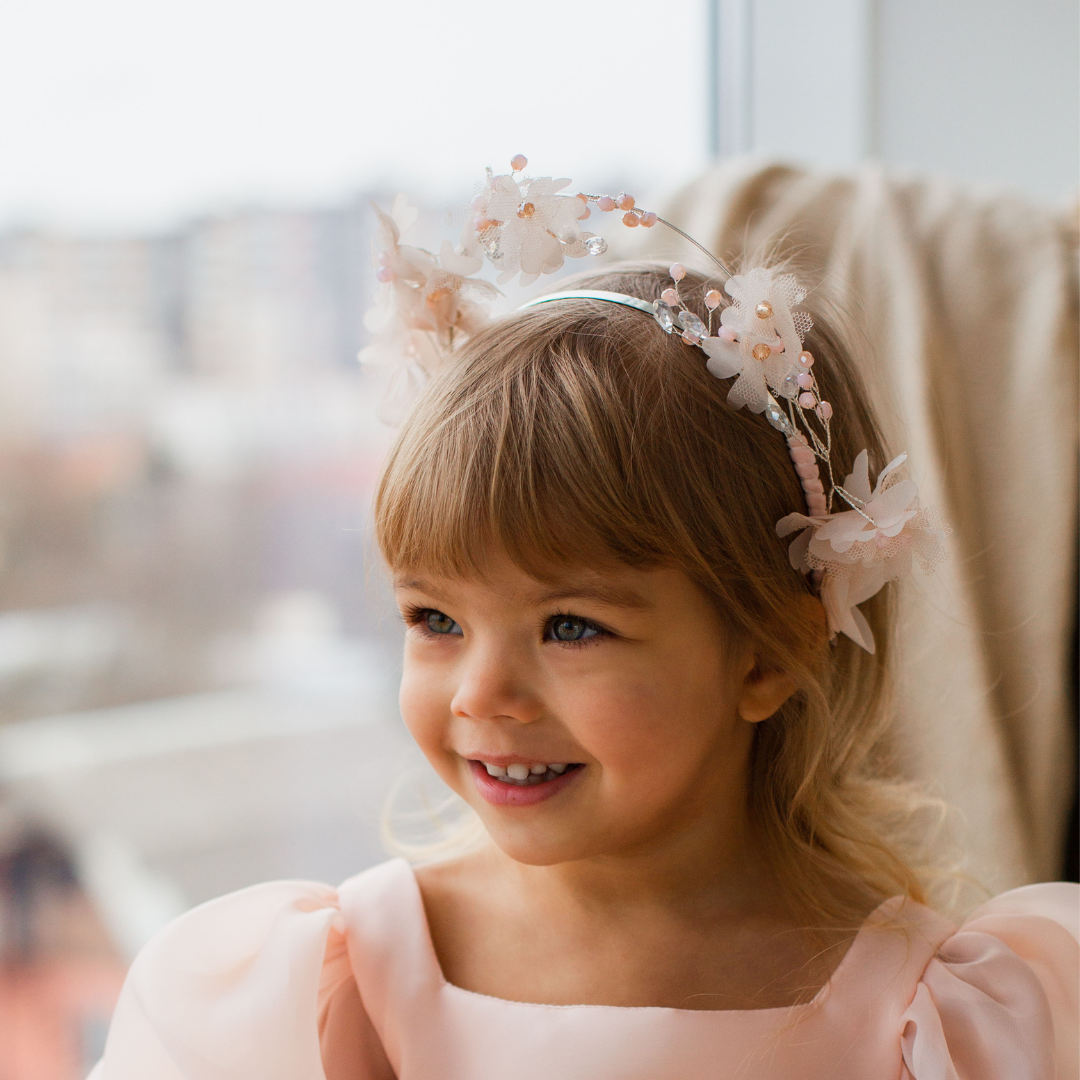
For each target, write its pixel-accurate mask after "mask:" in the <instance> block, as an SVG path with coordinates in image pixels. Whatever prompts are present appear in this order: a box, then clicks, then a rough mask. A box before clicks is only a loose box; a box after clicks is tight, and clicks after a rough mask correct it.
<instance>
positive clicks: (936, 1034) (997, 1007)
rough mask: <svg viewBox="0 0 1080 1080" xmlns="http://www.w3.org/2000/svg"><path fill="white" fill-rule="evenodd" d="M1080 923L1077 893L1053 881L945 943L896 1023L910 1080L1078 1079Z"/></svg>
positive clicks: (995, 905) (978, 916) (998, 903)
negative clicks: (963, 1079) (944, 1079)
mask: <svg viewBox="0 0 1080 1080" xmlns="http://www.w3.org/2000/svg"><path fill="white" fill-rule="evenodd" d="M928 915H929V913H928ZM935 918H936V917H935ZM1078 924H1080V886H1077V885H1074V884H1067V883H1060V882H1059V883H1054V884H1045V885H1031V886H1027V887H1025V888H1022V889H1015V890H1013V891H1011V892H1008V893H1004V894H1003V895H1001V896H998V897H996V898H995V899H993V900H991V901H990V902H989V903H986V904H984V905H983V906H982V907H980V908H979V909H978V910H976V911H975V912H973V913H972V915H971V916H970V917H969V918H968V919H967V920H966V921H965V922H964V923H963V925H961V926H960V927H959V928H956V929H954V931H953V932H952V933H950V934H949V935H948V936H945V937H944V938H943V940H941V941H940V943H939V944H938V945H937V948H936V950H935V951H934V953H933V955H932V957H931V958H930V959H929V961H928V962H927V964H926V966H925V968H924V970H923V972H922V975H921V978H920V979H919V981H918V984H917V986H916V989H915V993H914V996H913V998H912V999H911V1001H910V1003H909V1004H908V1007H907V1009H906V1011H905V1012H904V1014H903V1016H902V1017H901V1031H900V1036H901V1042H902V1048H903V1055H904V1061H905V1064H906V1066H907V1068H908V1070H909V1072H910V1074H911V1076H912V1077H913V1078H914V1080H925V1078H928V1077H939V1076H954V1075H960V1076H978V1077H981V1078H986V1080H999V1078H1000V1080H1066V1078H1068V1080H1076V1077H1077V1072H1078V1061H1077V1056H1078V1050H1077V1042H1078V1037H1080V1015H1078V1014H1080V1000H1078V998H1080V994H1078V986H1080V944H1078V941H1077V934H1078Z"/></svg>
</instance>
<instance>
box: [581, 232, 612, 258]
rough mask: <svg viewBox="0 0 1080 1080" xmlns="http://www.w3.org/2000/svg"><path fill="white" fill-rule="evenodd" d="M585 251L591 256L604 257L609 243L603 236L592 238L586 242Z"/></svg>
mask: <svg viewBox="0 0 1080 1080" xmlns="http://www.w3.org/2000/svg"><path fill="white" fill-rule="evenodd" d="M585 250H586V251H587V252H588V253H589V254H590V255H603V254H604V252H605V251H607V241H606V240H605V239H604V238H603V237H602V236H590V237H589V239H588V240H586V241H585Z"/></svg>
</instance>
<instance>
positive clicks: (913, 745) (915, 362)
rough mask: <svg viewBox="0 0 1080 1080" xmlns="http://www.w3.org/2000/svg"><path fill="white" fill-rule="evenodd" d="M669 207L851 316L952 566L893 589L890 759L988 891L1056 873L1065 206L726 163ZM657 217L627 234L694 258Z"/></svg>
mask: <svg viewBox="0 0 1080 1080" xmlns="http://www.w3.org/2000/svg"><path fill="white" fill-rule="evenodd" d="M666 216H668V217H669V218H670V219H671V220H672V221H674V222H675V223H676V224H678V225H680V226H681V227H682V228H684V229H685V230H686V231H687V232H689V233H690V234H691V235H692V236H694V237H695V238H696V239H699V240H700V241H701V242H703V243H705V244H706V245H707V246H711V249H712V250H713V251H714V252H716V253H717V254H719V255H720V256H721V257H722V258H724V259H725V260H732V261H738V259H739V256H740V255H741V254H742V253H743V252H744V251H745V252H746V253H747V254H748V255H750V256H754V255H760V254H761V253H762V252H764V251H769V252H772V253H775V254H778V255H780V256H781V257H792V258H794V260H795V262H796V265H797V266H799V267H800V268H801V269H800V277H801V278H802V279H803V280H804V281H805V282H806V283H807V284H808V285H811V286H812V287H814V288H816V289H818V290H821V291H822V292H823V293H824V294H826V296H827V297H828V298H829V299H830V300H832V301H833V302H834V303H836V304H837V305H839V307H840V308H841V310H843V311H844V312H846V313H848V314H849V315H851V316H852V317H853V318H854V320H855V323H856V324H857V325H858V326H860V327H861V330H862V332H863V334H864V335H865V336H866V338H867V341H866V344H865V348H864V353H865V363H866V372H867V379H868V382H869V383H870V384H871V387H872V389H873V391H874V393H875V395H876V398H877V401H878V404H879V405H881V406H883V408H882V411H883V413H884V419H885V422H886V431H887V434H888V436H889V443H890V445H891V446H892V447H894V448H895V450H896V452H899V451H900V450H903V449H907V450H908V451H909V452H910V456H911V463H912V466H913V476H914V477H915V478H916V479H917V480H919V482H920V485H921V488H922V492H923V497H924V500H925V501H926V502H928V503H931V504H933V505H936V506H937V507H939V508H940V509H941V510H942V511H943V512H944V513H945V515H946V518H947V520H948V523H949V524H950V525H951V527H952V529H953V533H952V536H951V537H950V540H949V545H950V549H951V558H950V560H949V562H948V563H947V564H946V565H945V566H943V567H941V568H940V569H939V570H937V571H936V573H935V574H934V575H933V576H932V577H930V578H923V577H919V578H917V579H916V580H915V581H914V582H912V583H911V584H910V585H908V584H905V586H904V588H903V590H902V593H901V598H900V609H901V626H900V635H899V640H900V651H899V666H900V673H901V679H900V691H899V703H898V705H899V714H900V724H899V737H900V740H901V748H902V755H903V757H902V760H903V763H904V768H905V770H906V771H907V772H908V773H909V774H910V775H911V776H913V777H915V778H918V779H920V780H923V781H925V782H926V783H927V784H928V785H929V786H930V788H931V789H932V790H933V791H935V792H936V793H937V794H939V795H941V796H943V797H944V798H945V799H946V800H947V801H948V802H949V803H951V804H952V805H953V806H954V807H955V808H957V810H958V811H959V814H960V818H959V819H960V822H961V823H962V827H963V837H964V840H963V842H964V844H965V848H966V852H967V860H968V862H967V868H968V870H969V871H970V872H971V873H972V874H973V875H974V876H975V877H976V878H978V880H979V881H981V882H982V883H983V884H984V885H986V886H987V887H988V888H990V889H992V890H994V891H998V890H1001V889H1005V888H1009V887H1011V886H1014V885H1019V884H1023V883H1026V882H1030V881H1037V880H1043V879H1050V878H1054V877H1056V876H1057V874H1058V873H1059V865H1060V859H1061V852H1062V845H1063V842H1064V828H1065V822H1066V816H1067V814H1068V810H1069V806H1070V804H1071V798H1072V787H1071V785H1072V776H1073V763H1074V760H1075V754H1076V749H1075V747H1074V745H1073V741H1074V740H1073V735H1072V721H1071V717H1070V716H1069V669H1070V665H1071V654H1070V649H1071V645H1070V629H1071V625H1072V620H1073V618H1074V613H1075V602H1076V577H1075V572H1076V566H1075V561H1076V526H1077V449H1078V445H1077V438H1078V432H1077V408H1078V404H1077V371H1078V355H1077V354H1078V345H1077V318H1078V302H1077V217H1076V212H1075V208H1073V209H1072V210H1071V211H1065V210H1060V211H1059V210H1054V209H1051V208H1042V207H1038V206H1035V205H1032V204H1030V203H1027V202H1025V201H1023V200H1022V199H1020V198H1019V197H1015V196H1012V195H1009V194H1002V193H979V192H976V191H973V190H969V189H965V188H963V187H960V186H957V185H955V184H952V183H945V182H942V181H936V180H927V179H897V178H894V177H889V176H887V175H885V174H884V173H883V172H881V171H880V170H878V169H866V170H865V171H862V172H859V173H857V174H852V175H845V176H836V175H823V174H818V173H812V172H807V171H803V170H800V169H796V168H790V167H786V166H781V165H776V164H771V163H763V162H760V161H756V162H755V161H734V162H729V163H726V164H722V165H720V166H717V167H716V168H714V169H713V170H712V171H710V172H708V173H707V174H705V175H704V176H702V177H701V178H700V179H698V180H697V181H695V182H694V183H692V184H690V185H689V186H688V187H687V188H685V189H684V190H683V191H682V192H681V193H680V194H679V195H678V196H677V197H676V198H675V199H674V201H673V202H672V204H671V205H669V207H668V210H667V215H666ZM665 232H667V230H662V229H659V228H657V229H653V230H651V231H650V233H649V234H648V235H647V236H644V235H642V233H643V230H637V233H638V236H637V237H635V239H638V238H639V237H640V239H641V240H642V241H644V247H645V249H647V253H649V254H656V255H663V256H665V257H666V256H667V255H669V254H676V253H678V254H680V255H685V256H686V257H687V258H688V259H689V258H692V257H693V256H692V253H691V252H690V251H689V249H688V248H686V247H683V248H679V247H678V246H677V244H676V243H675V242H674V241H673V240H672V239H671V234H670V233H669V234H668V235H667V236H666V237H665V236H662V235H660V234H661V233H665ZM640 250H642V249H639V251H640Z"/></svg>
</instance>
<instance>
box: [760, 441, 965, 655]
mask: <svg viewBox="0 0 1080 1080" xmlns="http://www.w3.org/2000/svg"><path fill="white" fill-rule="evenodd" d="M906 460H907V454H901V455H900V456H899V457H897V458H895V459H894V460H893V461H891V462H889V464H888V465H887V466H886V467H885V468H884V469H883V470H882V471H881V474H880V475H879V476H878V479H877V483H876V485H875V486H874V489H873V490H872V491H871V489H870V477H869V457H868V455H867V452H866V451H865V450H863V451H862V453H860V454H859V456H858V457H857V458H856V459H855V465H854V468H853V469H852V472H851V475H850V476H848V477H847V478H846V479H845V480H844V484H843V491H844V492H846V493H847V494H848V495H849V496H851V497H852V499H853V501H854V502H855V503H856V505H857V506H858V509H854V508H853V509H850V510H845V511H842V512H840V513H835V514H828V515H825V516H823V517H807V516H806V515H805V514H789V515H788V516H787V517H785V518H782V519H781V520H780V521H778V522H777V524H776V532H777V535H778V536H787V535H789V534H790V533H793V532H796V531H799V530H802V531H801V533H800V535H799V537H798V538H797V539H796V540H795V541H794V542H793V543H792V544H791V546H790V547H789V548H788V558H789V559H790V560H791V564H792V566H794V567H795V568H796V569H797V570H800V571H802V572H803V573H810V572H812V571H820V572H822V574H823V578H822V581H821V593H820V595H821V602H822V604H823V605H824V607H825V612H826V614H827V616H828V620H829V630H830V632H831V633H833V634H837V633H840V634H846V635H847V636H848V637H849V638H851V639H852V640H853V641H855V642H856V643H857V644H859V645H861V646H862V647H863V648H864V649H866V650H867V651H868V652H871V653H872V652H873V651H874V637H873V634H872V633H871V631H870V626H869V624H868V623H867V621H866V619H865V618H864V617H863V614H862V612H860V611H859V610H858V605H859V604H861V603H862V602H863V601H864V600H869V599H870V597H872V596H874V595H875V594H876V593H878V592H879V591H880V590H881V589H882V588H883V586H884V585H885V583H886V582H887V581H893V580H895V579H896V578H900V577H904V576H906V575H907V574H909V573H910V572H911V570H912V567H913V562H914V560H915V559H916V558H917V559H918V561H919V563H920V565H921V566H922V568H923V569H924V570H926V571H927V572H929V571H930V570H933V568H934V567H935V566H937V565H938V563H940V562H941V561H942V559H944V557H945V550H944V548H943V547H942V543H941V542H942V540H944V538H945V536H946V535H947V530H945V529H943V528H942V527H941V525H940V523H939V522H938V519H937V516H936V515H935V514H934V513H933V512H932V511H930V510H925V509H921V508H920V507H919V489H918V486H917V485H916V484H915V483H914V481H912V480H901V479H899V477H898V475H897V474H896V470H897V469H898V468H899V467H900V466H901V465H903V464H904V462H905V461H906ZM838 490H839V489H838Z"/></svg>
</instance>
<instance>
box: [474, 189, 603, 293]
mask: <svg viewBox="0 0 1080 1080" xmlns="http://www.w3.org/2000/svg"><path fill="white" fill-rule="evenodd" d="M569 183H570V181H569V180H554V179H552V178H551V177H550V176H541V177H536V178H529V177H522V178H521V179H520V180H516V179H515V178H514V177H513V176H510V175H505V176H491V175H489V176H488V181H487V186H486V187H485V190H484V192H483V193H482V194H481V195H480V196H478V197H477V199H476V201H475V202H474V204H473V206H474V209H475V210H476V213H477V219H476V225H475V227H476V229H477V232H478V234H479V239H480V242H481V244H483V246H484V248H485V249H486V250H487V253H488V257H489V258H490V259H491V261H492V262H493V263H494V264H495V266H497V267H498V268H499V271H500V274H499V278H498V282H499V284H500V285H503V284H506V283H507V282H508V281H511V280H512V279H513V278H514V277H515V275H517V274H519V273H520V274H521V284H522V285H529V284H531V283H532V282H534V281H535V280H536V279H537V278H538V277H539V276H540V275H541V274H551V273H554V272H555V271H556V270H558V269H559V268H560V267H561V266H562V265H563V262H564V260H565V259H567V258H581V257H582V256H584V255H588V254H589V253H590V249H589V247H588V246H587V245H588V241H589V240H590V239H592V234H591V233H585V232H582V230H581V226H580V225H579V224H578V221H579V220H580V219H581V218H583V217H586V216H587V215H588V213H589V208H588V205H587V204H586V203H585V202H584V201H583V200H582V199H578V198H576V197H574V196H571V195H559V194H558V192H560V191H561V190H562V189H563V188H564V187H566V186H567V185H568V184H569Z"/></svg>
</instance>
